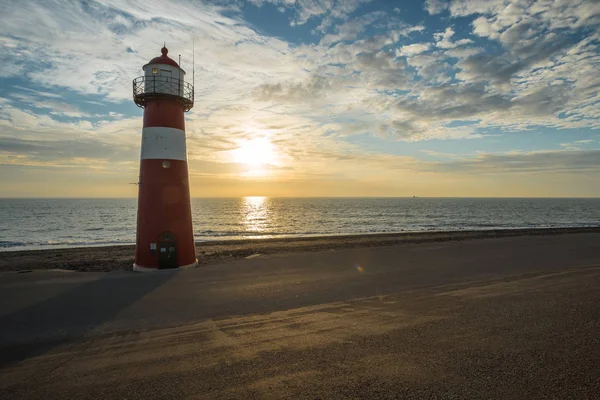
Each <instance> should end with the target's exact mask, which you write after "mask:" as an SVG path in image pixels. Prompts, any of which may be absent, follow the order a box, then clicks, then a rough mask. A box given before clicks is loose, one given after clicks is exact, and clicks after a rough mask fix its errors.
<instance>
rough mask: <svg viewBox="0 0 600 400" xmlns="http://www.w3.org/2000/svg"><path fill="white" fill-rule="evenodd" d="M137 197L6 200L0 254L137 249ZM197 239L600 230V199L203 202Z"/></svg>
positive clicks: (195, 208) (199, 201)
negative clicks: (92, 248)
mask: <svg viewBox="0 0 600 400" xmlns="http://www.w3.org/2000/svg"><path fill="white" fill-rule="evenodd" d="M136 213H137V199H136V198H0V220H2V221H3V222H2V225H1V226H0V251H16V250H32V249H47V248H70V247H85V246H106V245H124V244H134V243H135V231H136ZM192 219H193V224H194V239H195V240H196V241H200V242H201V241H210V240H240V239H266V238H294V237H312V236H332V235H353V234H376V233H401V232H432V231H464V230H489V229H520V228H564V227H599V226H600V198H514V197H501V198H491V197H475V198H473V197H471V198H460V197H262V196H248V197H196V198H193V199H192Z"/></svg>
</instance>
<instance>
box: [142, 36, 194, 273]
mask: <svg viewBox="0 0 600 400" xmlns="http://www.w3.org/2000/svg"><path fill="white" fill-rule="evenodd" d="M168 52H169V51H168V50H167V48H166V47H163V48H162V49H161V53H162V54H161V55H160V56H159V57H156V58H153V59H152V60H150V62H149V63H148V64H146V65H144V66H143V67H142V69H143V71H144V75H143V76H140V77H138V78H136V79H134V81H133V100H134V102H135V104H136V105H138V106H139V107H142V108H143V109H144V127H143V129H142V148H141V157H140V158H141V159H140V178H139V192H138V214H137V233H136V243H135V244H136V248H135V262H134V264H133V269H134V270H136V271H154V270H157V269H167V268H185V267H193V266H195V265H196V263H197V260H196V250H195V247H194V231H193V228H192V211H191V206H190V188H189V179H188V165H187V151H186V138H185V117H184V113H185V112H187V111H189V110H190V109H191V108H192V107H193V106H194V87H193V86H192V85H190V84H189V83H187V82H185V79H184V78H185V71H184V70H183V69H181V68H180V67H179V64H177V63H176V62H175V61H174V60H173V59H171V58H170V57H169V56H168V55H167V54H168Z"/></svg>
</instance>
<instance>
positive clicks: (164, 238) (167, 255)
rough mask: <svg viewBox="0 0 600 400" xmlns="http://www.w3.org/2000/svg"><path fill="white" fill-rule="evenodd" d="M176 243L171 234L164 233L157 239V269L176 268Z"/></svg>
mask: <svg viewBox="0 0 600 400" xmlns="http://www.w3.org/2000/svg"><path fill="white" fill-rule="evenodd" d="M177 267H178V265H177V241H176V238H175V235H173V234H172V233H171V232H165V233H163V234H162V235H160V237H159V238H158V268H160V269H168V268H177Z"/></svg>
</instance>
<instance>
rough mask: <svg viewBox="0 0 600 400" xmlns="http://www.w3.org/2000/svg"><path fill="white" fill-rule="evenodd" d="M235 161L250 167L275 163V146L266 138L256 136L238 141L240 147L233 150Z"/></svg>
mask: <svg viewBox="0 0 600 400" xmlns="http://www.w3.org/2000/svg"><path fill="white" fill-rule="evenodd" d="M231 153H232V155H233V159H234V161H235V162H237V163H240V164H244V165H246V166H248V167H251V168H259V167H263V166H265V165H275V164H277V155H276V151H275V146H273V143H271V142H270V141H269V139H267V138H256V139H251V140H246V141H244V142H241V143H240V147H239V148H237V149H235V150H233V151H232V152H231Z"/></svg>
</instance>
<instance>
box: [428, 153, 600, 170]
mask: <svg viewBox="0 0 600 400" xmlns="http://www.w3.org/2000/svg"><path fill="white" fill-rule="evenodd" d="M427 168H433V169H434V170H439V171H447V172H460V173H466V172H468V173H472V174H489V173H493V174H501V173H531V172H544V173H565V172H567V173H573V172H578V173H594V174H598V173H600V150H574V151H566V150H557V151H533V152H526V153H524V152H512V153H503V154H502V153H496V154H490V153H482V154H479V155H478V156H477V157H475V158H471V159H463V160H457V161H450V162H441V163H432V164H429V165H428V166H427Z"/></svg>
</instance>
